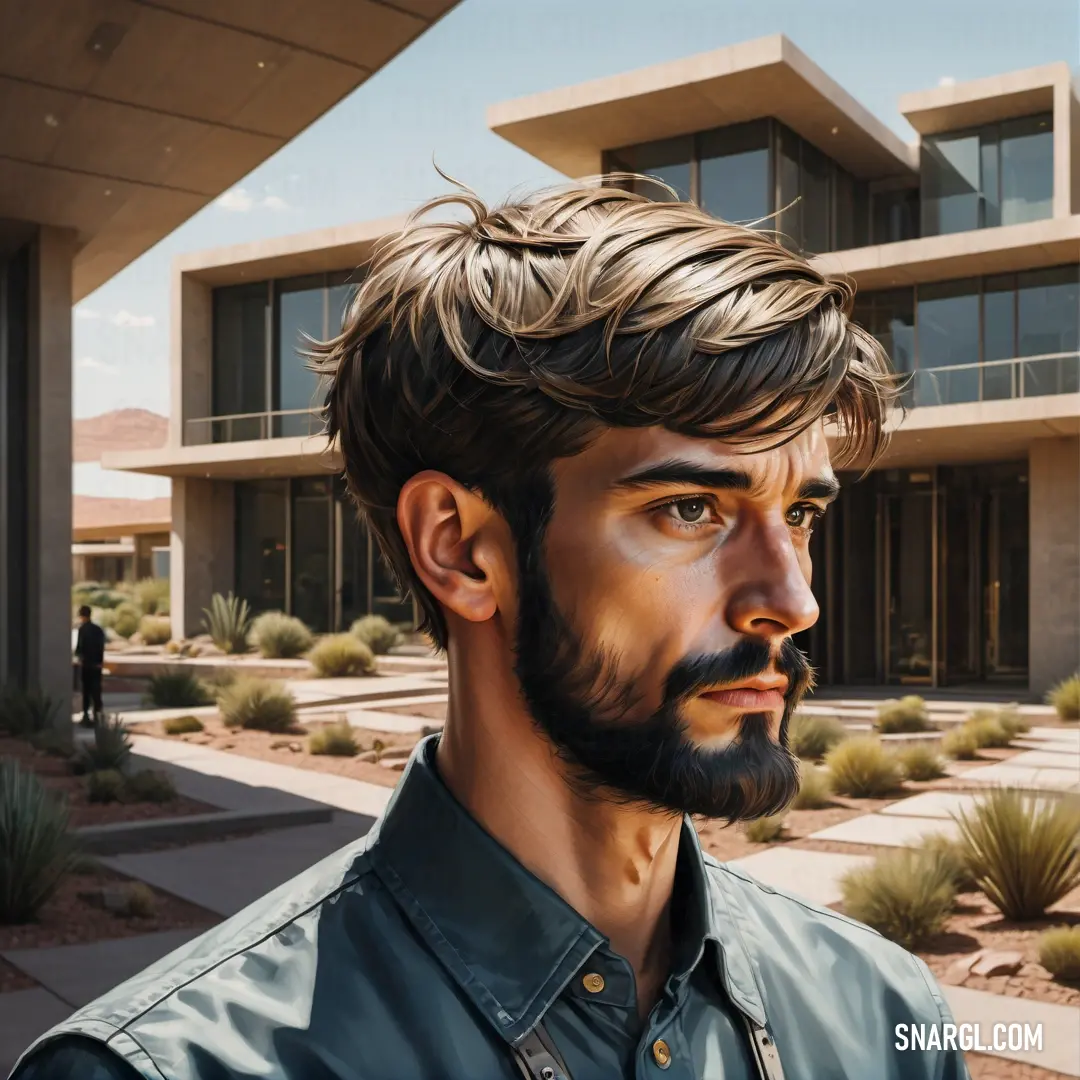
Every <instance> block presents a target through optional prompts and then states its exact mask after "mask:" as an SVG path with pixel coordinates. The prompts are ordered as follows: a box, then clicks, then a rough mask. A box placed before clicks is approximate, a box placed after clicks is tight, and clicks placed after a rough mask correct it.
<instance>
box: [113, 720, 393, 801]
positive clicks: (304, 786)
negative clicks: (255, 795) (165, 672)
mask: <svg viewBox="0 0 1080 1080" xmlns="http://www.w3.org/2000/svg"><path fill="white" fill-rule="evenodd" d="M132 743H133V744H134V748H135V750H136V752H138V753H139V754H141V755H143V756H145V757H150V758H154V759H155V760H157V761H164V762H169V763H171V764H173V765H178V766H181V767H183V768H184V769H188V770H191V771H192V772H198V773H204V774H206V775H209V776H217V777H222V778H224V779H226V780H233V781H237V782H239V783H242V784H248V785H250V786H251V787H255V788H268V789H271V790H277V791H283V792H287V793H289V794H291V795H298V796H300V797H301V798H305V799H310V800H311V801H313V802H318V803H323V804H324V805H326V806H333V807H335V808H337V809H338V810H346V811H348V812H350V813H353V814H361V815H365V816H367V817H378V816H379V815H380V814H381V813H382V812H383V810H385V809H386V804H387V803H388V802H389V801H390V796H391V795H392V794H393V789H392V788H389V787H383V786H382V785H380V784H369V783H367V782H366V781H364V780H352V779H350V778H349V777H347V776H334V775H332V774H330V773H324V772H316V771H315V770H314V769H298V768H296V766H294V765H279V764H277V763H276V762H273V761H259V760H258V759H256V758H249V757H244V756H243V755H241V754H230V753H229V752H228V751H226V750H213V749H211V748H210V747H208V746H198V745H197V744H195V743H184V742H170V741H168V740H166V739H157V738H154V737H153V736H150V735H141V736H139V735H137V736H135V737H134V738H133V739H132Z"/></svg>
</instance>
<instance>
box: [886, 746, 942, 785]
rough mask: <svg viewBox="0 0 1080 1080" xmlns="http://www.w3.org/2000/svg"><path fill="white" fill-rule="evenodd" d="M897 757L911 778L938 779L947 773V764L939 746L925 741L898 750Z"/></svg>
mask: <svg viewBox="0 0 1080 1080" xmlns="http://www.w3.org/2000/svg"><path fill="white" fill-rule="evenodd" d="M896 759H897V761H899V762H900V768H902V769H903V770H904V775H905V776H906V777H907V778H908V779H909V780H937V779H938V778H939V777H942V776H944V775H945V764H944V762H943V761H942V760H941V755H940V754H939V753H938V751H937V748H936V747H933V746H927V745H926V744H925V743H922V744H919V743H916V744H915V745H913V746H905V747H904V748H903V749H902V750H898V751H897V753H896Z"/></svg>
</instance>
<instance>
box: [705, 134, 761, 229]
mask: <svg viewBox="0 0 1080 1080" xmlns="http://www.w3.org/2000/svg"><path fill="white" fill-rule="evenodd" d="M698 156H699V158H700V161H701V165H700V176H699V179H698V185H699V186H698V202H699V203H700V204H701V207H702V209H704V210H707V211H708V212H709V213H710V214H714V215H715V216H716V217H718V218H723V219H724V220H725V221H736V222H740V223H743V224H748V223H750V222H753V221H758V220H760V219H761V218H767V217H768V216H769V214H771V213H772V191H771V190H770V182H769V123H768V121H767V120H761V121H755V122H753V123H750V124H736V125H734V126H732V127H728V128H720V129H718V130H716V131H709V132H706V133H705V134H704V135H701V136H699V140H698ZM767 224H771V223H767Z"/></svg>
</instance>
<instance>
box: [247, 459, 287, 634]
mask: <svg viewBox="0 0 1080 1080" xmlns="http://www.w3.org/2000/svg"><path fill="white" fill-rule="evenodd" d="M288 492H289V482H288V480H243V481H238V482H237V484H236V594H237V596H240V597H242V598H243V599H244V600H246V601H247V602H248V604H249V605H250V606H251V609H252V611H253V612H255V613H256V614H258V613H259V612H261V611H284V610H285V548H286V518H287V510H286V503H287V499H288Z"/></svg>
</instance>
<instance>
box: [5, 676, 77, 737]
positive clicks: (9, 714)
mask: <svg viewBox="0 0 1080 1080" xmlns="http://www.w3.org/2000/svg"><path fill="white" fill-rule="evenodd" d="M61 707H62V703H61V702H59V701H57V700H56V699H55V698H51V697H49V695H48V694H45V693H42V691H40V690H24V689H22V688H21V687H18V686H14V685H11V686H5V687H4V688H3V690H0V730H3V731H6V732H7V733H8V734H9V735H15V736H17V737H18V738H24V739H25V738H30V737H32V736H34V735H37V734H39V733H42V732H45V731H49V730H51V729H52V728H54V727H55V726H56V720H57V717H58V716H59V713H60V709H61Z"/></svg>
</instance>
